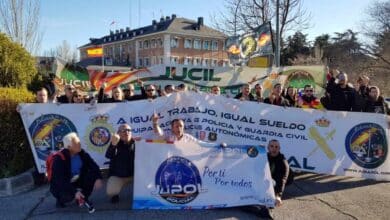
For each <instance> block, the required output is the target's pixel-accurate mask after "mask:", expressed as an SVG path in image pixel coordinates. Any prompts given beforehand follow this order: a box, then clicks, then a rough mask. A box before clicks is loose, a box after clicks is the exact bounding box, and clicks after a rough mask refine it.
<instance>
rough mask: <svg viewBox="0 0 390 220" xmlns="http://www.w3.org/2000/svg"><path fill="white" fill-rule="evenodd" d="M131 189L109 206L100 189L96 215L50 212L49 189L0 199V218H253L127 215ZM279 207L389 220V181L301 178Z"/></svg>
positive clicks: (226, 212) (305, 214)
mask: <svg viewBox="0 0 390 220" xmlns="http://www.w3.org/2000/svg"><path fill="white" fill-rule="evenodd" d="M130 195H131V192H130V188H128V189H125V190H123V191H122V193H121V200H120V202H119V203H118V204H115V205H113V204H111V203H109V200H108V198H107V197H106V196H105V194H104V190H103V189H102V190H100V191H98V192H96V193H95V194H93V196H92V198H91V199H92V200H93V202H94V204H95V207H96V212H95V213H93V214H88V212H87V211H86V209H84V208H79V207H78V206H76V205H75V204H74V205H71V206H69V207H66V208H63V209H56V208H55V200H54V198H53V197H52V196H51V195H50V193H49V190H48V186H42V187H39V188H36V189H34V190H32V191H30V192H26V193H23V194H20V195H16V196H12V197H5V198H0V213H1V214H0V219H12V220H14V219H37V220H42V219H55V220H60V219H72V220H76V219H115V220H119V219H158V220H162V219H175V220H176V219H186V220H187V219H197V220H198V219H258V218H257V217H256V216H255V215H254V214H252V213H247V212H244V211H242V210H241V209H240V208H238V207H236V208H227V209H215V210H130V207H131V202H130V201H129V199H128V198H129V197H130ZM284 197H285V198H284V201H283V206H282V207H280V208H276V209H275V210H274V211H273V212H272V213H273V216H274V219H316V220H320V219H332V220H336V219H375V220H377V219H389V218H390V182H378V181H374V180H366V179H360V178H351V177H341V176H329V175H322V174H312V173H300V174H298V175H297V177H296V181H295V182H294V184H293V185H290V186H288V187H287V188H286V191H285V195H284Z"/></svg>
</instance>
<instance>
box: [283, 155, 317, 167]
mask: <svg viewBox="0 0 390 220" xmlns="http://www.w3.org/2000/svg"><path fill="white" fill-rule="evenodd" d="M287 162H288V164H289V165H290V166H291V167H294V168H298V169H305V170H315V169H316V168H315V167H312V166H309V164H308V158H306V157H304V158H303V159H302V165H301V164H300V163H299V162H298V160H297V158H295V157H294V156H291V157H290V158H288V160H287Z"/></svg>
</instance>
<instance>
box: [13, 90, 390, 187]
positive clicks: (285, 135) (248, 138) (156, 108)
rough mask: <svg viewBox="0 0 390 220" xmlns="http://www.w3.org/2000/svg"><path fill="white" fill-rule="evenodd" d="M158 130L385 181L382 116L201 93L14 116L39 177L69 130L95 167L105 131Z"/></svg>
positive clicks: (387, 165)
mask: <svg viewBox="0 0 390 220" xmlns="http://www.w3.org/2000/svg"><path fill="white" fill-rule="evenodd" d="M154 112H156V113H158V114H159V117H160V120H159V122H160V126H161V127H162V128H163V129H164V130H169V129H170V121H171V120H172V119H175V118H181V119H183V120H184V121H185V125H186V126H185V129H186V131H187V132H188V133H190V134H192V135H193V136H195V137H197V138H198V139H199V140H202V141H206V142H211V143H221V142H225V143H227V144H229V145H255V146H258V145H263V146H266V145H267V143H268V142H269V141H270V140H272V139H276V140H279V141H280V143H281V150H282V152H283V153H284V154H285V155H286V157H287V158H288V161H289V163H290V165H291V167H293V168H295V169H301V170H306V171H311V172H315V173H326V174H334V175H345V176H355V177H364V178H371V179H377V180H390V160H389V159H388V154H389V152H388V149H389V143H388V140H389V127H388V126H389V124H388V121H389V118H388V116H386V115H383V114H374V113H355V112H334V111H319V110H312V109H299V108H283V107H279V106H273V105H268V104H263V103H257V102H246V101H239V100H235V99H231V98H226V97H222V96H215V95H211V94H204V93H193V92H186V93H175V94H173V95H171V96H170V97H160V98H157V99H155V100H152V101H149V100H142V101H136V102H127V103H112V104H96V105H94V106H91V105H90V104H62V105H57V104H22V105H21V112H20V113H21V116H22V118H23V122H24V125H25V129H26V131H28V132H27V134H28V135H29V137H30V139H29V140H30V143H31V147H32V151H33V154H34V157H35V161H36V163H37V165H38V168H39V171H40V172H44V171H45V167H44V162H45V159H46V157H47V155H48V153H50V151H52V150H57V149H59V148H60V147H62V137H63V136H64V135H66V134H67V133H69V132H71V131H75V132H77V133H78V134H79V136H80V137H81V142H82V146H83V147H84V148H85V149H86V150H87V151H88V152H90V154H91V155H92V157H93V158H94V159H95V160H97V162H98V163H99V165H100V166H101V167H104V166H106V164H107V159H105V158H104V153H105V150H106V148H107V147H108V145H109V140H110V138H111V132H114V131H116V129H117V127H118V126H119V125H120V124H123V123H128V124H129V125H130V126H131V127H132V129H133V135H134V136H140V137H143V138H153V135H154V133H153V128H152V122H151V119H152V115H153V113H154Z"/></svg>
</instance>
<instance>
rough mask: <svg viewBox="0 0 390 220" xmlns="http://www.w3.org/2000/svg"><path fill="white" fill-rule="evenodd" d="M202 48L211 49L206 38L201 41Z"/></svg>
mask: <svg viewBox="0 0 390 220" xmlns="http://www.w3.org/2000/svg"><path fill="white" fill-rule="evenodd" d="M203 50H211V45H210V41H208V40H205V41H203Z"/></svg>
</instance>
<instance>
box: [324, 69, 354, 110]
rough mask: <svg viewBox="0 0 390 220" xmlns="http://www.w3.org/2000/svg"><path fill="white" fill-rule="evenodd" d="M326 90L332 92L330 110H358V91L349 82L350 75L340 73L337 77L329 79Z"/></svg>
mask: <svg viewBox="0 0 390 220" xmlns="http://www.w3.org/2000/svg"><path fill="white" fill-rule="evenodd" d="M326 92H327V93H329V94H330V106H329V107H330V108H329V110H336V111H356V104H355V102H356V91H355V89H354V88H353V87H352V86H350V85H349V84H348V75H347V74H346V73H343V72H341V73H339V74H338V75H337V83H336V78H335V77H334V76H332V78H331V79H330V80H329V81H328V85H327V86H326Z"/></svg>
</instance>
